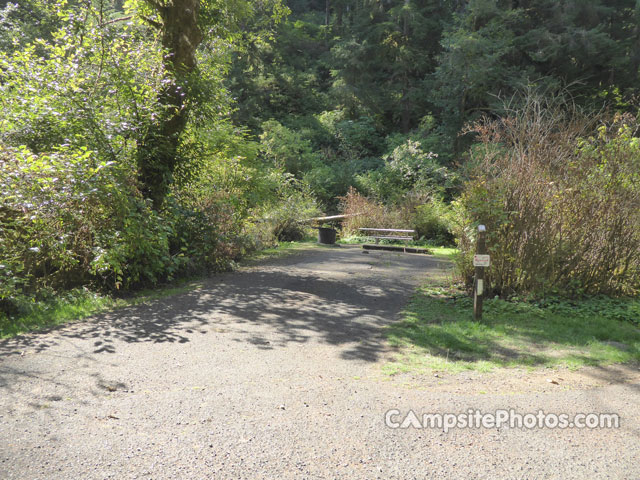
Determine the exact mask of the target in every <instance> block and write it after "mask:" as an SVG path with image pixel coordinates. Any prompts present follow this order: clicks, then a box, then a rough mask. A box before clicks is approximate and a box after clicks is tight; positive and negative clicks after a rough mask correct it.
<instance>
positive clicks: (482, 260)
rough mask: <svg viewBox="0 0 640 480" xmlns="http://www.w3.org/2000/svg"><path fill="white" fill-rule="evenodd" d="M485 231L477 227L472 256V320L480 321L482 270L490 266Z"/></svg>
mask: <svg viewBox="0 0 640 480" xmlns="http://www.w3.org/2000/svg"><path fill="white" fill-rule="evenodd" d="M486 234H487V229H486V227H485V226H484V225H479V226H478V240H477V242H476V254H475V255H474V256H473V266H474V267H475V270H476V271H475V281H474V282H473V319H474V320H476V321H478V322H479V321H480V320H482V299H483V297H484V287H485V285H484V269H485V268H487V267H488V266H489V265H490V264H491V257H490V256H489V255H488V254H487V240H486V238H485V237H486Z"/></svg>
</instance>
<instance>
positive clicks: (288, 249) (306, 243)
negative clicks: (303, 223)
mask: <svg viewBox="0 0 640 480" xmlns="http://www.w3.org/2000/svg"><path fill="white" fill-rule="evenodd" d="M322 246H323V245H320V244H318V243H317V242H316V240H315V239H312V238H306V239H304V240H302V241H299V242H280V243H278V245H277V246H275V247H271V248H265V249H264V250H259V251H257V252H253V253H252V254H250V255H247V256H246V257H245V258H243V259H242V260H241V261H240V265H253V264H254V263H256V262H259V261H262V260H266V259H270V258H280V257H286V256H288V255H291V254H293V253H296V252H298V251H300V250H304V249H308V248H314V247H322Z"/></svg>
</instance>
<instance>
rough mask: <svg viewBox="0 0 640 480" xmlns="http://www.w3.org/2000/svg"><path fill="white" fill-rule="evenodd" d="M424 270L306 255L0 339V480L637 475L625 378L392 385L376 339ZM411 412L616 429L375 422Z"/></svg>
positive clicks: (636, 393) (632, 373)
mask: <svg viewBox="0 0 640 480" xmlns="http://www.w3.org/2000/svg"><path fill="white" fill-rule="evenodd" d="M443 268H446V265H442V264H441V262H440V261H438V260H436V259H434V258H433V257H429V256H424V255H408V254H399V253H391V252H371V253H368V254H365V253H363V251H362V250H361V249H360V248H358V247H344V246H342V247H335V248H309V249H307V250H303V251H301V252H298V253H296V254H294V255H292V256H289V257H285V258H280V259H274V260H270V261H266V262H262V263H260V264H257V265H254V266H252V267H247V268H243V269H242V270H241V271H239V272H235V273H230V274H224V275H219V276H215V277H212V278H210V279H208V280H206V281H205V282H204V285H203V286H202V287H201V288H198V289H196V290H193V291H190V292H187V293H183V294H178V295H174V296H171V297H167V298H164V299H161V300H157V301H153V302H150V303H149V304H144V305H139V306H136V307H131V308H128V309H123V310H118V311H116V312H113V313H111V314H107V315H101V316H98V317H95V318H92V319H90V320H86V321H82V322H78V323H75V324H70V325H66V326H64V327H61V328H58V329H54V330H52V331H50V332H41V333H37V334H30V335H25V336H21V337H18V338H15V339H11V340H5V341H1V342H0V479H21V480H26V479H48V480H52V479H107V478H108V479H116V478H117V479H129V478H140V479H142V478H144V479H147V478H153V479H290V478H291V479H293V478H295V479H332V478H337V479H403V480H404V479H431V478H433V479H436V478H437V479H466V480H472V479H538V478H545V479H546V478H549V479H556V478H557V479H605V478H607V479H638V478H640V461H639V460H640V454H639V453H638V452H640V371H639V370H638V368H637V366H617V367H606V368H585V369H582V370H579V371H577V372H570V371H567V370H549V369H546V370H535V371H533V372H528V371H525V370H500V371H496V372H494V373H490V374H482V373H477V372H469V373H463V374H458V375H446V374H438V376H434V375H424V376H415V375H406V374H405V375H398V376H393V377H389V376H387V375H385V374H383V373H382V371H381V366H382V365H383V364H384V363H385V362H387V361H389V359H390V358H391V357H392V353H393V352H392V351H390V349H389V347H388V346H387V345H386V343H385V341H384V338H383V336H382V335H381V331H380V329H381V327H382V326H383V325H385V324H388V323H389V322H391V321H393V320H394V319H397V318H398V315H399V312H400V311H401V309H402V307H403V305H404V304H405V302H406V301H407V299H408V297H409V295H410V294H411V292H412V290H413V289H414V288H415V286H417V285H418V284H419V283H420V282H422V281H423V280H424V279H425V278H426V277H427V276H429V275H432V276H433V275H442V274H443ZM392 409H395V410H397V411H398V412H399V414H398V415H396V417H394V418H402V417H403V416H404V415H405V414H406V413H407V412H409V411H414V412H415V413H416V414H417V415H418V416H421V415H422V414H429V413H460V412H466V411H468V410H469V409H478V410H481V411H482V412H484V413H492V412H494V411H496V410H497V409H514V410H515V411H516V412H519V413H520V414H528V413H537V412H538V410H541V409H542V410H544V411H545V412H552V413H566V414H569V415H570V416H572V415H574V414H577V413H585V414H588V413H616V414H618V415H619V416H620V428H616V429H609V428H597V429H577V428H570V429H537V428H535V429H525V428H507V427H505V426H502V427H500V428H471V429H470V428H464V429H463V428H454V429H451V430H448V431H446V432H445V431H444V429H438V428H415V427H414V428H409V429H402V428H390V427H388V426H386V425H385V413H386V412H388V411H389V410H392Z"/></svg>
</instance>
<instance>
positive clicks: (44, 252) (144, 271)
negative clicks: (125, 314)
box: [0, 147, 173, 310]
mask: <svg viewBox="0 0 640 480" xmlns="http://www.w3.org/2000/svg"><path fill="white" fill-rule="evenodd" d="M0 148H1V150H0V156H1V157H2V161H1V162H0V171H1V175H0V178H1V180H0V264H1V265H2V266H3V267H2V268H1V269H0V272H2V273H0V275H2V277H3V282H2V287H1V289H0V301H2V303H3V305H4V309H5V310H10V304H16V303H20V298H21V297H23V296H25V295H36V296H37V295H38V293H39V292H44V291H45V290H46V289H54V290H58V289H68V288H72V287H76V286H81V285H85V284H87V283H95V284H99V285H102V286H107V287H109V288H120V287H123V286H124V287H129V286H132V285H135V284H142V283H149V282H150V283H153V282H156V281H157V280H158V279H159V278H163V277H165V276H166V275H167V272H169V271H170V270H171V265H172V263H173V260H172V259H171V258H170V256H169V251H168V239H169V237H170V236H171V234H172V232H173V225H171V224H168V223H167V222H166V221H164V219H162V218H161V217H160V216H159V215H158V214H156V213H154V212H153V211H151V209H150V208H149V205H148V204H147V203H146V202H144V201H143V200H142V199H141V198H140V196H139V194H137V191H136V190H135V188H134V187H133V186H132V185H133V184H132V182H131V179H130V177H129V176H128V175H127V173H126V170H124V169H123V168H121V167H120V166H119V165H118V164H115V163H113V162H104V161H100V160H99V159H98V158H97V157H96V156H95V154H94V152H91V151H89V150H86V149H79V150H75V149H72V148H59V149H57V150H56V151H54V152H53V153H50V154H40V155H35V154H33V153H32V152H30V151H29V150H28V149H27V148H26V147H21V148H19V149H12V148H8V147H0Z"/></svg>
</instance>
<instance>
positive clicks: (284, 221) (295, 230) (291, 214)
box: [263, 187, 320, 242]
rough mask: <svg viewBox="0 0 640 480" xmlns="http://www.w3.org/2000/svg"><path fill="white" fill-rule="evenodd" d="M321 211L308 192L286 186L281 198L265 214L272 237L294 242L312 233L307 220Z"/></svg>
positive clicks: (265, 220)
mask: <svg viewBox="0 0 640 480" xmlns="http://www.w3.org/2000/svg"><path fill="white" fill-rule="evenodd" d="M319 213H320V211H319V210H318V207H317V206H316V203H315V200H314V199H313V198H312V197H311V195H310V194H309V193H308V192H305V191H300V190H297V189H295V188H291V187H290V188H284V189H283V191H282V192H280V195H279V199H278V201H277V202H275V203H274V204H273V205H272V206H271V207H270V208H268V209H267V210H266V212H265V214H264V217H263V219H264V222H265V223H266V225H267V228H268V231H269V232H270V235H271V237H272V238H273V239H274V240H277V241H283V242H294V241H299V240H303V239H305V238H306V237H308V236H309V234H310V228H309V224H308V223H304V222H303V220H307V219H309V218H312V217H314V216H317V215H318V214H319Z"/></svg>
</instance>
